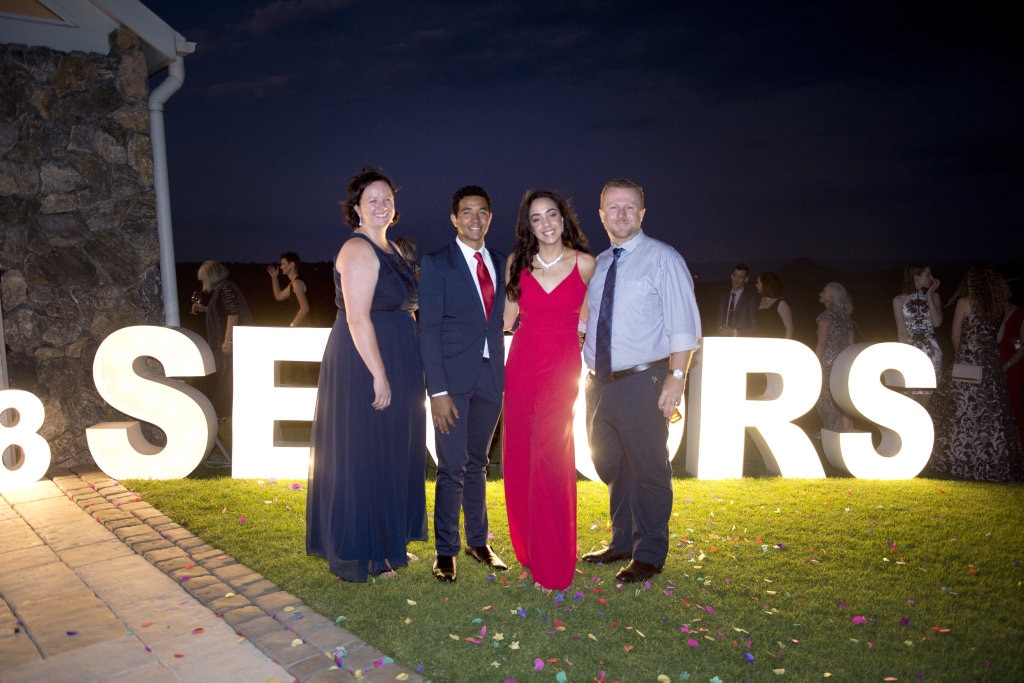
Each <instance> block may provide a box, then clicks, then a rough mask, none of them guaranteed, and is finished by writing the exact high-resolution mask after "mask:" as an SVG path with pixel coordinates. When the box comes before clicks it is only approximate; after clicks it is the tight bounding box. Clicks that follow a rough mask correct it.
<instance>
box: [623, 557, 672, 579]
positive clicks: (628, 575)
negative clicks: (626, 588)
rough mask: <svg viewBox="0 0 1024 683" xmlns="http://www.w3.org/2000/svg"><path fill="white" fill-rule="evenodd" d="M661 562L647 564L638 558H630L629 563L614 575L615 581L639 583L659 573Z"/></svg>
mask: <svg viewBox="0 0 1024 683" xmlns="http://www.w3.org/2000/svg"><path fill="white" fill-rule="evenodd" d="M664 566H665V565H663V564H648V563H646V562H641V561H640V560H630V561H629V564H627V565H626V566H625V567H623V568H622V569H620V570H619V573H618V574H616V575H615V579H616V581H621V582H622V583H639V582H640V581H646V580H647V579H649V578H651V577H652V576H654V575H655V574H660V573H661V568H662V567H664Z"/></svg>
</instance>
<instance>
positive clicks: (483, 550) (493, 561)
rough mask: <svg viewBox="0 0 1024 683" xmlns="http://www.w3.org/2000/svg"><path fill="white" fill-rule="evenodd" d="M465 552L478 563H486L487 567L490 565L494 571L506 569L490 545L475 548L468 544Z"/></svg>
mask: <svg viewBox="0 0 1024 683" xmlns="http://www.w3.org/2000/svg"><path fill="white" fill-rule="evenodd" d="M466 554H467V555H469V556H470V557H472V558H473V559H474V560H476V561H477V562H479V563H480V564H486V565H487V566H488V567H492V568H493V569H494V570H495V571H498V572H505V571H508V567H507V566H506V565H505V563H504V562H502V561H501V558H500V557H498V555H497V554H496V553H495V552H494V551H493V550H491V546H489V545H481V546H477V547H475V548H474V547H472V546H469V547H467V548H466Z"/></svg>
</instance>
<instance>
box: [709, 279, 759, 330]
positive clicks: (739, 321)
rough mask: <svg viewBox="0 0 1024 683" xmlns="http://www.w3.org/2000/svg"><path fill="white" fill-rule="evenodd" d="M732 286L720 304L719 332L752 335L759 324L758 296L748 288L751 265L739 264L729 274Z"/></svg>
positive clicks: (723, 295)
mask: <svg viewBox="0 0 1024 683" xmlns="http://www.w3.org/2000/svg"><path fill="white" fill-rule="evenodd" d="M729 280H730V283H731V286H730V287H729V291H728V292H726V293H724V294H722V298H721V300H720V301H719V304H718V334H719V335H721V336H724V337H752V336H754V333H755V328H756V326H757V320H756V317H755V316H756V313H755V310H756V309H757V303H758V301H757V297H756V295H754V294H753V293H751V291H750V290H749V289H747V281H748V280H750V266H748V265H746V264H745V263H740V264H738V265H737V266H736V267H735V268H733V269H732V275H730V276H729Z"/></svg>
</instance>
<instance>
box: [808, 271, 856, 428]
mask: <svg viewBox="0 0 1024 683" xmlns="http://www.w3.org/2000/svg"><path fill="white" fill-rule="evenodd" d="M818 301H819V302H821V303H822V304H824V306H825V310H824V311H822V312H821V313H820V314H818V317H817V319H816V322H817V324H818V342H817V345H816V346H815V353H816V354H817V355H818V360H819V361H821V397H820V398H819V399H818V416H819V417H821V427H822V429H828V430H830V431H833V432H838V431H849V430H851V429H853V420H852V419H850V417H849V416H848V415H846V414H844V413H843V412H841V411H840V410H839V406H838V405H836V402H835V399H833V398H832V388H831V387H830V386H829V380H830V378H831V376H832V363H834V362H835V360H836V358H837V357H838V356H839V354H840V353H842V351H843V349H845V348H846V347H847V346H850V345H852V344H853V318H851V317H850V316H852V315H853V302H852V301H850V296H849V295H848V294H847V293H846V289H845V288H844V287H843V286H842V285H841V284H839V283H838V282H830V283H828V284H827V285H825V286H824V287H823V288H822V290H821V292H820V293H819V294H818Z"/></svg>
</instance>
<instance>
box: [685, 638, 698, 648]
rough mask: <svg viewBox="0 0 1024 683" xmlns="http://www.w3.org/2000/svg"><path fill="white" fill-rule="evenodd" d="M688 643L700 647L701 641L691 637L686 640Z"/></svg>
mask: <svg viewBox="0 0 1024 683" xmlns="http://www.w3.org/2000/svg"><path fill="white" fill-rule="evenodd" d="M686 644H687V645H689V646H690V647H700V643H698V642H697V640H696V639H695V638H690V639H689V640H687V641H686Z"/></svg>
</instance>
